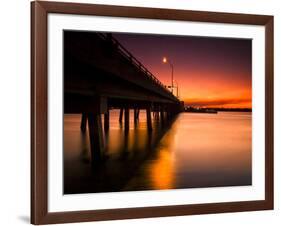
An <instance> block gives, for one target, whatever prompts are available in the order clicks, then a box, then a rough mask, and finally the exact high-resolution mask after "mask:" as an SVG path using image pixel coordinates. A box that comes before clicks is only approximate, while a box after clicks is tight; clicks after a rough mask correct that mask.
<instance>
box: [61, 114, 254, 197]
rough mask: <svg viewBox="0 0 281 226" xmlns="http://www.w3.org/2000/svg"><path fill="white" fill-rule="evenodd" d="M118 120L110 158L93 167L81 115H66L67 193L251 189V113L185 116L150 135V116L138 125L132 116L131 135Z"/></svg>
mask: <svg viewBox="0 0 281 226" xmlns="http://www.w3.org/2000/svg"><path fill="white" fill-rule="evenodd" d="M118 117H119V111H118V110H112V111H110V130H109V132H108V133H107V134H104V135H105V136H104V137H105V143H106V147H105V149H106V150H105V155H106V158H105V160H104V162H103V163H102V164H100V166H95V165H94V166H92V165H91V163H90V149H89V138H88V133H86V134H83V133H81V132H80V119H81V115H70V114H69V115H64V193H65V194H74V193H93V192H115V191H135V190H154V189H175V188H194V187H213V186H236V185H237V186H238V185H251V183H252V171H251V169H252V163H251V162H252V161H251V159H252V158H251V144H252V129H251V128H252V114H251V113H244V112H219V113H218V114H194V113H181V114H179V115H178V116H177V117H176V118H175V119H174V121H172V122H170V123H166V124H165V125H162V124H161V123H160V122H157V121H156V120H155V121H154V122H153V130H152V132H148V130H147V128H146V117H145V112H142V111H141V113H140V121H139V123H138V125H136V126H135V125H134V122H133V112H131V115H130V120H131V121H130V131H129V133H128V135H125V133H124V126H122V125H120V124H119V122H118Z"/></svg>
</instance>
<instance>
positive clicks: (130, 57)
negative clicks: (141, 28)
mask: <svg viewBox="0 0 281 226" xmlns="http://www.w3.org/2000/svg"><path fill="white" fill-rule="evenodd" d="M98 35H99V36H100V37H101V38H102V39H104V40H108V41H111V42H112V43H113V44H114V45H116V47H117V49H118V50H119V52H120V53H121V54H122V55H123V56H124V57H125V58H127V60H129V61H130V62H131V63H133V64H134V65H135V66H136V67H138V68H139V69H140V70H141V71H142V72H144V74H145V75H146V76H148V77H149V78H150V79H151V80H153V81H154V82H156V83H157V84H158V85H160V86H161V87H162V88H163V89H164V90H165V91H169V89H167V88H166V86H165V85H164V84H163V83H162V82H161V81H160V80H159V79H158V78H156V77H155V76H154V75H153V74H152V73H151V72H150V71H149V70H148V69H147V68H146V67H145V66H144V65H143V64H142V63H141V62H140V61H139V60H138V59H136V58H135V57H134V56H133V55H132V54H131V53H130V52H129V51H128V50H127V49H126V48H125V47H124V46H123V45H122V44H121V43H120V42H119V41H118V40H117V39H115V38H114V37H113V36H112V35H109V34H104V33H98ZM169 93H170V94H171V95H172V96H173V97H174V98H175V99H178V98H177V97H176V96H175V95H173V94H172V93H171V92H170V91H169Z"/></svg>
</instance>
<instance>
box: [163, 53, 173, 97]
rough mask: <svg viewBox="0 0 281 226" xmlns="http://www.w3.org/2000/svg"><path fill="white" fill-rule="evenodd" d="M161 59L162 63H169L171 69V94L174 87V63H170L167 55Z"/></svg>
mask: <svg viewBox="0 0 281 226" xmlns="http://www.w3.org/2000/svg"><path fill="white" fill-rule="evenodd" d="M162 61H163V63H164V64H166V63H169V65H170V67H171V69H172V77H171V81H172V84H171V90H172V94H173V88H174V65H173V64H172V62H171V61H170V60H168V59H167V57H163V59H162Z"/></svg>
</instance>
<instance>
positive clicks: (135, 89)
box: [63, 30, 183, 161]
mask: <svg viewBox="0 0 281 226" xmlns="http://www.w3.org/2000/svg"><path fill="white" fill-rule="evenodd" d="M63 41H64V113H65V114H68V113H79V114H82V118H81V130H82V132H86V127H87V124H88V129H89V137H90V146H91V156H92V160H93V161H100V159H101V157H102V153H103V149H104V138H103V131H105V132H107V131H108V130H109V129H110V128H109V127H110V124H109V117H110V110H111V109H120V115H119V121H120V123H123V119H124V131H125V133H128V131H129V125H130V123H129V117H130V114H129V112H130V109H131V110H133V111H134V122H135V123H137V122H138V120H139V111H140V110H141V109H144V110H145V111H146V116H147V117H146V119H147V129H148V130H152V119H151V114H152V113H153V115H154V117H155V119H157V120H161V122H165V120H171V119H172V118H173V117H174V116H175V115H176V114H178V113H179V112H181V111H182V110H183V104H182V102H180V100H179V99H178V98H177V97H176V96H174V95H173V94H172V92H171V91H170V90H168V89H167V88H166V87H165V86H164V85H163V84H162V83H161V82H160V81H159V80H158V79H157V77H156V76H154V75H153V74H152V73H151V72H150V71H149V70H148V69H147V68H146V67H145V66H144V65H143V64H142V63H141V62H140V61H138V60H137V59H136V58H135V57H134V56H133V55H132V54H131V53H130V52H129V51H128V50H127V49H126V48H125V47H124V46H122V45H121V44H120V43H119V42H118V40H116V39H115V38H114V37H113V36H112V35H111V34H110V33H96V32H86V31H85V32H84V31H79V32H77V31H68V30H66V31H64V34H63ZM102 115H104V120H103V121H104V124H103V125H102V118H101V117H102Z"/></svg>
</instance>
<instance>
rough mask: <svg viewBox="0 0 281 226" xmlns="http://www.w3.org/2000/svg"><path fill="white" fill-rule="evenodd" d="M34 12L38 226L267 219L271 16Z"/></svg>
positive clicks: (76, 7) (40, 7) (55, 7)
mask: <svg viewBox="0 0 281 226" xmlns="http://www.w3.org/2000/svg"><path fill="white" fill-rule="evenodd" d="M31 12H32V16H31V28H32V33H31V57H32V59H31V113H32V115H31V121H32V124H31V131H32V134H31V146H32V149H31V188H32V189H31V222H32V223H33V224H51V223H66V222H83V221H95V220H113V219H126V218H127V219H128V218H143V217H161V216H179V215H190V214H206V213H222V212H237V211H253V210H269V209H273V16H266V15H247V14H231V13H216V12H201V11H188V10H172V9H156V8H138V7H123V6H122V7H121V6H109V5H107V6H106V5H91V4H77V3H60V2H45V1H44V2H43V1H42V2H41V1H35V2H32V3H31Z"/></svg>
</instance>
